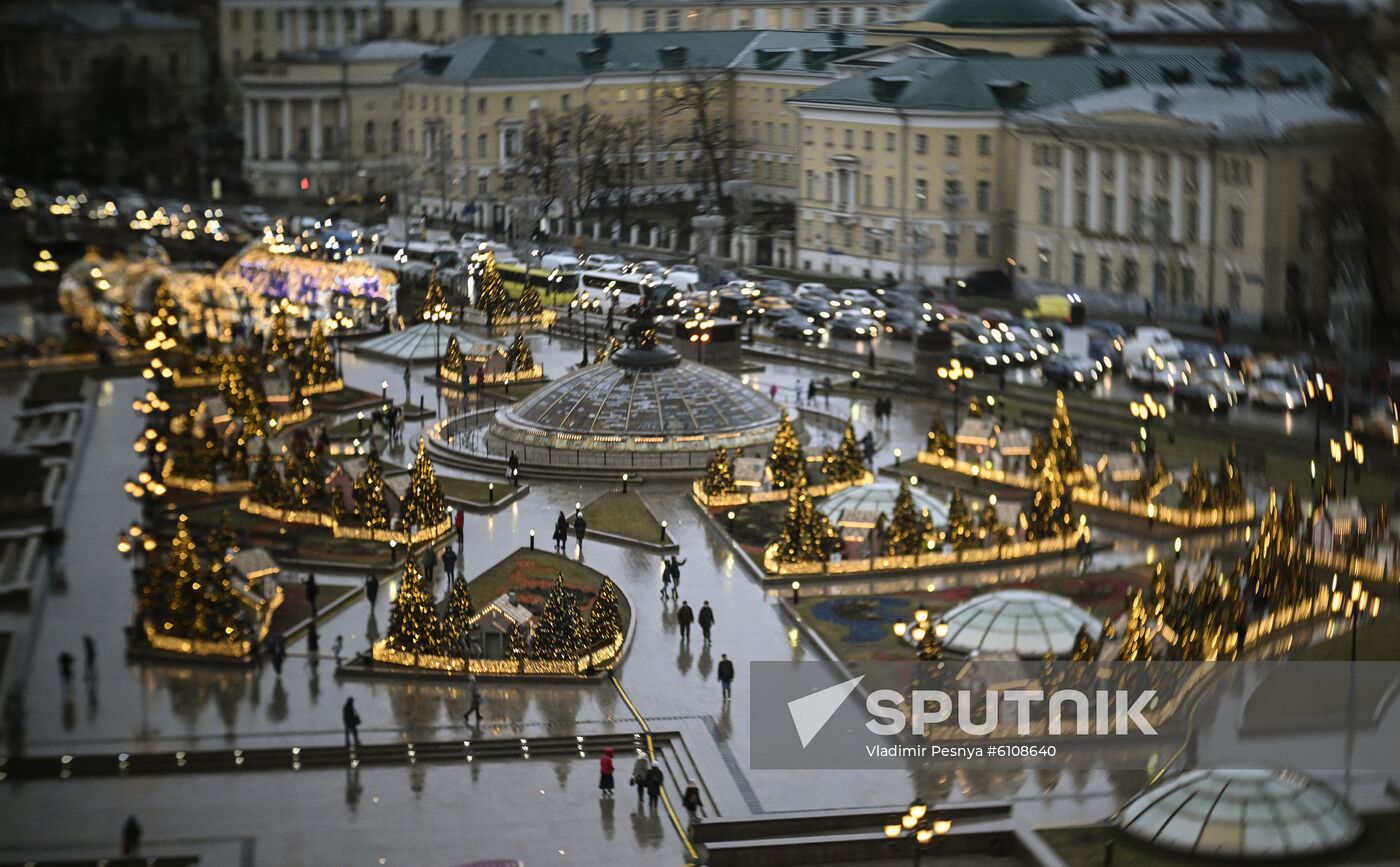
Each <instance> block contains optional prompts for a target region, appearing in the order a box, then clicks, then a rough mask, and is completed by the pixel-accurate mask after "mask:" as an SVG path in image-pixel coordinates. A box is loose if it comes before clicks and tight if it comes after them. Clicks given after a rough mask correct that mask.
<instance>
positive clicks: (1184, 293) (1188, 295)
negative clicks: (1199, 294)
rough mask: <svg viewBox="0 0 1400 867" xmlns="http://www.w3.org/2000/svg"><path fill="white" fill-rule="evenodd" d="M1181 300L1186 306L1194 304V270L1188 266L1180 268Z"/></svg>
mask: <svg viewBox="0 0 1400 867" xmlns="http://www.w3.org/2000/svg"><path fill="white" fill-rule="evenodd" d="M1181 300H1182V301H1184V302H1185V303H1187V304H1195V303H1196V269H1195V268H1192V267H1191V266H1190V265H1182V266H1181Z"/></svg>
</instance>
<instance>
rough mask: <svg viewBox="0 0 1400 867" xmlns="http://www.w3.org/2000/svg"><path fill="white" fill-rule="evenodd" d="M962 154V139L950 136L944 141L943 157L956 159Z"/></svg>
mask: <svg viewBox="0 0 1400 867" xmlns="http://www.w3.org/2000/svg"><path fill="white" fill-rule="evenodd" d="M961 154H962V138H961V137H960V136H955V135H950V136H947V137H946V138H944V139H943V155H944V156H949V157H956V156H960V155H961Z"/></svg>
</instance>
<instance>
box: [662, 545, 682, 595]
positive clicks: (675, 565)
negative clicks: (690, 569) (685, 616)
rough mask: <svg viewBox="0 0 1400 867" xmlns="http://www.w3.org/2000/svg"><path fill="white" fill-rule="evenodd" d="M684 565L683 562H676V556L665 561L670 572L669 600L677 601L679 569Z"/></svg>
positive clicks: (679, 579)
mask: <svg viewBox="0 0 1400 867" xmlns="http://www.w3.org/2000/svg"><path fill="white" fill-rule="evenodd" d="M685 564H686V561H685V560H677V559H676V555H675V554H672V555H671V558H670V559H669V560H667V561H666V566H667V568H669V569H670V570H671V598H672V599H678V598H680V595H681V567H682V566H684V565H685Z"/></svg>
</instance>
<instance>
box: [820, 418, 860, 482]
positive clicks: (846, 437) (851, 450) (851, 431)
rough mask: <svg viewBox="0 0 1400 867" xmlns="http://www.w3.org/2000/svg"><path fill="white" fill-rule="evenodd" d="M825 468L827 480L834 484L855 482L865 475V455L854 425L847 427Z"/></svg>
mask: <svg viewBox="0 0 1400 867" xmlns="http://www.w3.org/2000/svg"><path fill="white" fill-rule="evenodd" d="M823 466H824V471H825V472H826V476H827V478H828V479H830V480H831V481H833V482H854V481H855V480H857V479H859V478H861V477H862V476H864V475H865V473H866V468H865V455H864V453H862V452H861V448H860V443H858V442H857V441H856V431H855V427H854V426H853V425H851V424H849V423H848V424H847V425H846V430H845V432H844V433H843V434H841V442H840V443H838V444H837V446H836V449H835V450H834V451H833V452H831V453H830V458H829V460H827V461H825V462H824V465H823Z"/></svg>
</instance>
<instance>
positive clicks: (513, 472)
mask: <svg viewBox="0 0 1400 867" xmlns="http://www.w3.org/2000/svg"><path fill="white" fill-rule="evenodd" d="M506 466H507V468H508V469H509V470H510V474H509V475H507V476H506V481H508V482H510V483H511V484H512V485H514V484H518V482H517V477H518V474H519V472H520V458H518V457H516V455H515V449H511V452H510V460H508V461H506Z"/></svg>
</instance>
